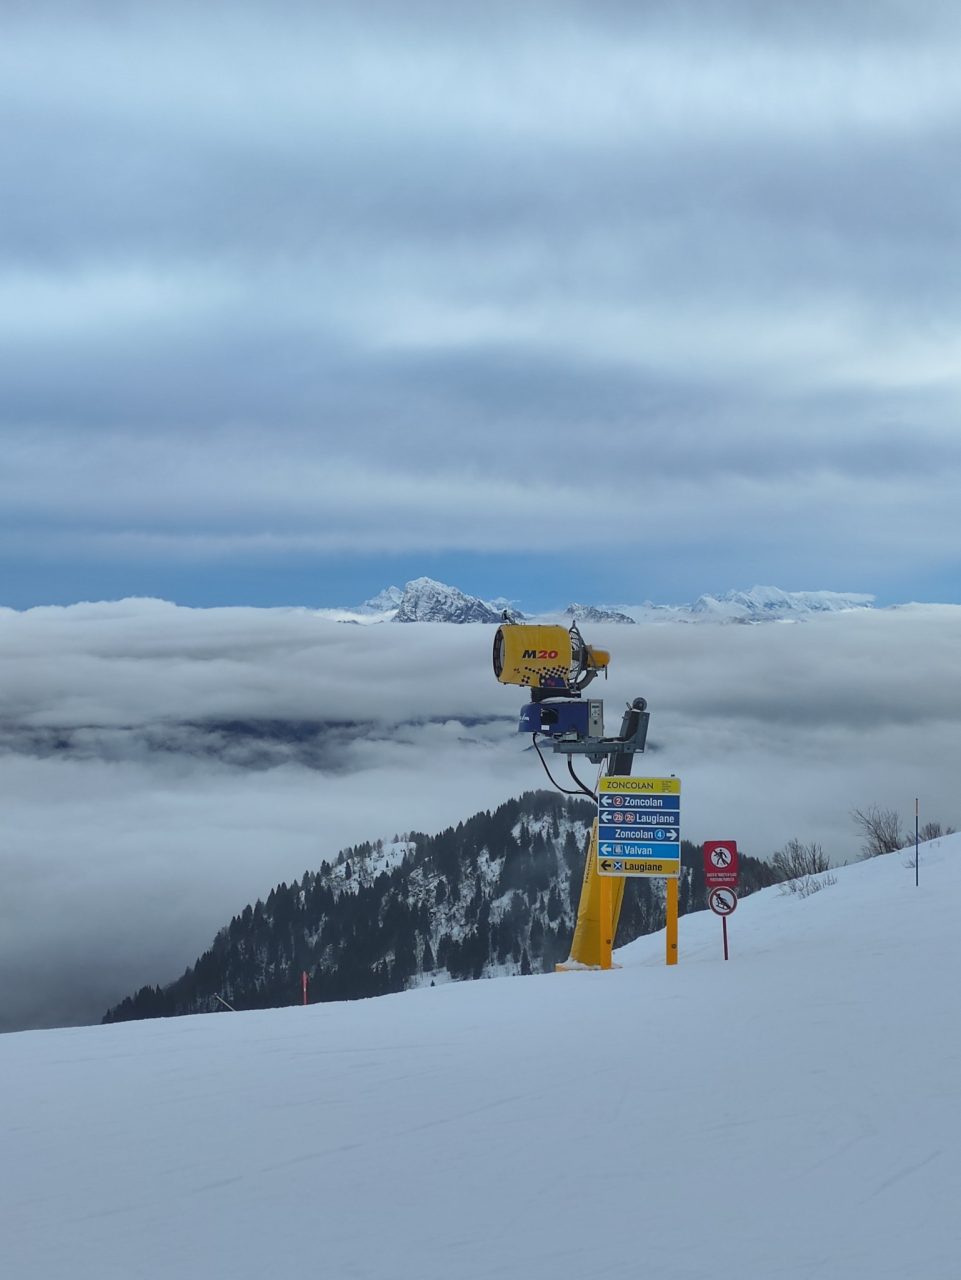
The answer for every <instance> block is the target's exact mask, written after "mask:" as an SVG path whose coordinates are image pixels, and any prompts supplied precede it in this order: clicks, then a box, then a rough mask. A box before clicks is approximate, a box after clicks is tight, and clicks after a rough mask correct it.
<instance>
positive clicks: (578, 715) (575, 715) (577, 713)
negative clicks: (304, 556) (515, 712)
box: [517, 698, 590, 737]
mask: <svg viewBox="0 0 961 1280" xmlns="http://www.w3.org/2000/svg"><path fill="white" fill-rule="evenodd" d="M589 717H590V703H588V702H581V701H579V700H577V699H574V698H547V699H545V700H544V701H543V702H529V703H528V704H527V706H526V707H521V717H520V721H519V722H518V725H517V732H518V733H546V734H548V735H550V736H551V737H554V736H557V735H560V734H565V733H574V734H577V736H578V737H586V736H587V733H588V726H589V723H590V719H589Z"/></svg>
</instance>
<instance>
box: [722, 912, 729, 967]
mask: <svg viewBox="0 0 961 1280" xmlns="http://www.w3.org/2000/svg"><path fill="white" fill-rule="evenodd" d="M721 929H722V930H723V933H724V959H725V960H727V958H728V954H727V916H721Z"/></svg>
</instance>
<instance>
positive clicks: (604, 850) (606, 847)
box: [601, 844, 614, 853]
mask: <svg viewBox="0 0 961 1280" xmlns="http://www.w3.org/2000/svg"><path fill="white" fill-rule="evenodd" d="M613 852H614V850H613V849H612V848H611V846H610V845H609V844H602V845H601V853H613Z"/></svg>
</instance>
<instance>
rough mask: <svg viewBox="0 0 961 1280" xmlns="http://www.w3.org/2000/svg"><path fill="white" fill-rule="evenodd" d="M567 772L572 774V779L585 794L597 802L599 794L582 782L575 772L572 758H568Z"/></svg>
mask: <svg viewBox="0 0 961 1280" xmlns="http://www.w3.org/2000/svg"><path fill="white" fill-rule="evenodd" d="M567 770H568V773H570V775H571V777H572V778H573V779H574V781H575V782H576V783H577V785H578V786H579V787H580V789H581V790H582V791H583V792H584V794H585V795H586V796H590V798H591V799H592V800H597V792H596V791H592V790H591V789H590V787H588V786H587V785H586V784H585V783H583V782H581V780H580V778H579V777H578V776H577V774H576V773H575V772H574V763H573V761H572V760H571V758H570V756H568V757H567Z"/></svg>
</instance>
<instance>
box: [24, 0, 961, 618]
mask: <svg viewBox="0 0 961 1280" xmlns="http://www.w3.org/2000/svg"><path fill="white" fill-rule="evenodd" d="M959 65H961V10H959V9H958V7H957V6H956V5H953V4H938V3H932V2H928V3H924V4H920V5H918V4H915V3H910V4H909V3H884V2H883V0H878V2H877V3H872V4H865V3H857V4H845V3H836V2H835V3H831V4H819V3H809V4H805V5H797V4H780V3H750V2H748V0H744V2H743V3H730V4H728V3H718V4H711V5H704V4H684V3H676V2H672V3H670V4H667V3H665V4H658V3H653V4H643V5H641V4H633V3H630V4H628V3H610V2H608V3H605V2H604V0H592V2H591V3H582V4H578V3H564V2H563V0H553V2H552V3H537V2H535V0H531V2H530V3H525V4H520V5H519V4H517V3H513V2H512V3H503V4H501V3H496V2H494V3H485V4H484V5H473V4H466V3H464V4H461V3H450V2H449V0H446V2H445V3H435V4H428V3H417V2H411V3H405V4H395V3H376V2H375V0H369V2H367V3H364V4H360V5H358V4H347V3H343V4H342V3H337V2H331V3H325V4H323V5H319V4H307V3H303V4H301V3H297V2H296V0H294V2H290V3H285V4H284V5H283V6H277V5H268V4H266V3H263V4H250V3H243V2H242V0H240V2H234V3H230V4H226V3H222V4H221V3H208V4H204V5H201V6H198V5H196V4H185V3H178V2H177V0H170V2H168V3H165V4H163V5H127V4H113V3H109V0H101V3H97V4H92V3H90V4H88V3H82V2H79V3H76V2H75V3H69V4H60V5H58V4H56V3H46V4H43V5H34V4H26V3H23V4H21V3H16V2H10V3H5V4H4V5H3V6H2V8H0V120H2V129H0V179H2V184H3V191H4V197H3V202H2V208H0V435H2V443H3V449H2V458H0V603H4V604H7V605H11V606H14V607H17V608H22V607H25V606H27V605H31V604H37V603H50V602H60V603H68V602H71V601H75V600H78V599H109V598H116V597H118V596H122V595H131V594H133V595H155V596H162V597H166V598H169V599H174V600H178V601H180V602H184V603H191V604H200V605H203V604H218V603H253V604H272V603H303V604H308V605H319V604H335V603H353V602H355V601H358V600H360V599H363V598H364V597H365V596H368V595H371V594H373V593H374V592H375V591H376V590H378V589H379V588H381V587H383V586H385V585H386V584H387V583H388V582H400V583H403V581H405V580H406V579H407V578H411V577H415V576H418V575H420V574H422V573H427V574H430V575H432V576H434V577H439V578H442V579H444V580H447V581H451V582H454V583H455V584H456V585H458V586H460V587H462V588H463V589H465V590H468V591H472V592H475V593H477V594H481V595H487V596H493V595H505V596H509V597H512V598H515V599H518V600H519V601H520V602H521V603H522V604H525V605H527V606H528V607H531V608H539V607H551V606H556V605H563V604H564V603H566V602H567V601H568V600H569V599H591V600H595V601H596V600H606V601H609V602H618V601H622V602H637V601H641V600H643V599H645V598H652V599H655V600H660V601H676V600H688V599H692V598H694V597H695V596H696V595H697V594H699V593H700V592H702V591H712V592H720V591H723V590H725V589H728V588H731V587H741V588H743V587H749V586H751V585H752V584H753V583H755V582H762V583H770V584H773V585H778V586H781V587H784V588H786V589H805V588H806V589H819V588H830V589H836V590H847V591H869V592H873V593H875V594H876V595H877V596H878V598H879V599H880V600H881V601H882V602H884V601H891V600H904V599H927V600H943V601H957V600H959V599H961V596H959V590H961V588H959V582H961V575H959V573H958V570H959V567H961V566H959V559H961V551H959V543H961V539H959V516H958V503H957V497H956V495H957V492H958V490H959V484H961V430H959V415H958V410H959V394H958V393H959V381H961V279H959V272H961V252H959V249H961V245H959V226H961V222H959V219H961V78H959V76H958V72H957V68H958V66H959Z"/></svg>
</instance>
